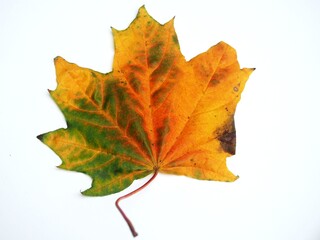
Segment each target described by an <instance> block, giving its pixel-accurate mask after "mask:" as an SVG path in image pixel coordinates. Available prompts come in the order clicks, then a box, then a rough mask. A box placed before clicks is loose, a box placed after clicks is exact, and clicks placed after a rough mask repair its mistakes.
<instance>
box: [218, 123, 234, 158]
mask: <svg viewBox="0 0 320 240" xmlns="http://www.w3.org/2000/svg"><path fill="white" fill-rule="evenodd" d="M218 139H219V141H220V145H221V147H222V149H223V150H224V151H225V152H227V153H230V154H232V155H234V154H236V128H235V124H234V120H233V117H232V118H231V120H230V122H229V123H228V124H227V126H226V128H225V129H224V130H223V131H222V133H221V134H219V136H218Z"/></svg>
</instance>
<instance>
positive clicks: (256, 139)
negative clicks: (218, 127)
mask: <svg viewBox="0 0 320 240" xmlns="http://www.w3.org/2000/svg"><path fill="white" fill-rule="evenodd" d="M143 4H145V5H146V8H147V10H148V11H149V13H150V14H151V15H152V16H153V17H154V18H155V19H156V20H158V21H159V22H160V23H165V22H166V21H168V20H170V19H171V18H172V17H173V16H176V17H175V27H176V31H177V34H178V38H179V41H180V45H181V50H182V53H183V54H184V55H185V56H186V58H187V59H190V58H192V57H193V56H195V55H197V54H199V53H201V52H203V51H206V50H207V49H208V48H209V47H210V46H212V45H214V44H216V43H218V42H219V41H221V40H223V41H225V42H227V43H229V44H230V45H231V46H233V47H234V48H236V49H237V52H238V58H239V61H240V64H241V66H242V67H256V71H255V72H254V73H253V74H252V76H251V77H250V79H249V81H248V83H247V86H246V88H245V90H244V93H243V95H242V100H241V101H240V103H239V105H238V109H237V113H236V127H237V134H238V143H237V155H236V156H234V157H232V158H231V159H228V166H229V168H230V169H231V170H232V171H233V172H234V173H235V174H238V175H239V176H240V179H239V180H238V181H236V182H235V183H219V182H209V181H197V180H194V179H189V178H186V177H178V176H169V175H160V176H158V177H157V178H156V179H155V181H154V182H153V183H152V184H151V185H150V186H149V187H148V188H146V189H145V190H143V191H142V192H140V193H139V194H137V195H135V196H133V197H131V198H130V199H127V200H125V201H123V202H122V207H123V209H124V210H125V211H126V213H127V214H128V216H129V217H130V218H131V220H132V221H133V223H134V225H135V227H136V229H137V231H138V233H139V237H138V238H139V239H141V240H144V239H148V240H149V239H152V240H157V239H166V240H171V239H201V240H206V239H208V240H212V239H216V240H231V239H232V240H233V239H240V240H242V239H244V240H287V239H288V240H319V239H320V162H319V161H320V158H319V149H320V144H319V134H320V131H319V121H320V119H319V97H318V96H319V89H320V83H319V82H320V77H319V76H320V74H319V72H320V47H319V44H320V33H319V30H320V27H319V26H320V25H319V24H320V3H319V1H317V0H296V1H294V0H291V1H285V0H280V1H279V0H277V1H276V0H265V1H253V0H251V1H250V0H241V1H238V0H233V1H232V0H229V1H225V0H224V1H222V0H219V1H204V0H196V1H174V0H170V1H164V0H162V1H151V0H150V1H148V0H146V1H132V0H112V1H106V0H105V1H102V0H101V1H98V0H90V1H79V0H77V1H76V0H74V1H68V0H50V1H40V0H38V1H37V0H34V1H31V0H30V1H23V0H21V1H19V0H12V1H9V0H7V1H6V0H2V1H1V3H0V26H1V28H0V83H1V85H0V123H1V124H0V134H1V135H0V141H1V144H0V161H1V162H0V164H1V165H0V194H1V195H0V239H3V240H13V239H17V240H20V239H24V240H29V239H32V240H43V239H46V240H50V239H52V240H56V239H62V240H64V239H66V240H69V239H77V240H82V239H95V240H98V239H101V240H102V239H103V240H106V239H112V240H113V239H132V236H131V234H130V232H129V229H128V228H127V226H126V223H125V222H124V220H123V219H122V218H121V216H120V214H119V213H118V211H117V210H116V208H115V206H114V201H115V200H116V199H117V198H118V197H119V196H121V195H123V194H124V193H126V192H129V191H131V190H133V189H135V188H137V187H138V186H140V185H142V184H143V183H144V182H145V181H146V180H147V178H146V179H143V180H140V181H135V183H134V184H133V185H132V186H131V187H130V188H129V189H127V190H125V191H124V192H122V193H119V194H114V195H111V196H106V197H84V196H82V195H81V194H80V191H83V190H85V189H86V188H88V187H89V186H90V184H91V180H90V178H89V177H87V176H85V175H83V174H80V173H75V172H68V171H63V170H59V169H57V168H55V166H57V165H59V163H60V160H59V158H58V157H57V156H56V155H55V154H54V153H53V152H52V151H51V150H50V149H49V148H47V147H46V146H45V145H44V144H42V143H41V142H40V141H38V140H37V139H36V136H37V135H38V134H41V133H44V132H48V131H51V130H54V129H57V128H61V127H65V126H66V125H65V121H64V119H63V116H62V114H61V113H60V111H59V110H58V108H57V107H56V105H55V104H54V102H53V101H52V100H51V98H50V97H49V94H48V92H47V89H55V87H56V82H55V71H54V65H53V58H54V57H56V56H58V55H60V56H62V57H64V58H65V59H66V60H68V61H70V62H75V63H77V64H78V65H80V66H83V67H89V68H92V69H94V70H97V71H101V72H109V71H110V70H111V63H112V58H113V40H112V35H111V30H110V26H113V27H115V28H117V29H119V30H121V29H124V28H126V27H127V26H128V25H129V23H130V22H131V21H132V20H133V19H134V17H135V15H136V13H137V10H138V8H139V7H140V6H142V5H143Z"/></svg>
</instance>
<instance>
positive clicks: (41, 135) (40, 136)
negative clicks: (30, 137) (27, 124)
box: [37, 133, 45, 142]
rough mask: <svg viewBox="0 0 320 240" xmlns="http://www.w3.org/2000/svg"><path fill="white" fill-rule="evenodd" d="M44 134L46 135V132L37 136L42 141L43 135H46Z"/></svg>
mask: <svg viewBox="0 0 320 240" xmlns="http://www.w3.org/2000/svg"><path fill="white" fill-rule="evenodd" d="M44 135H45V133H43V134H40V135H38V136H37V138H38V139H39V140H40V141H41V142H43V137H44Z"/></svg>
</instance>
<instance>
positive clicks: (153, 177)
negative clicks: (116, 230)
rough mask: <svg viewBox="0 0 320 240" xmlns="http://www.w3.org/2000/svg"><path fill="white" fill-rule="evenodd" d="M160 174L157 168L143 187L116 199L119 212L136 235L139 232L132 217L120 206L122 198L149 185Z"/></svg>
mask: <svg viewBox="0 0 320 240" xmlns="http://www.w3.org/2000/svg"><path fill="white" fill-rule="evenodd" d="M157 175H158V170H155V171H154V173H153V175H152V177H151V178H150V179H149V180H148V182H146V183H145V184H143V185H142V186H141V187H139V188H138V189H136V190H134V191H132V192H130V193H128V194H126V195H124V196H122V197H119V198H118V199H117V201H116V207H117V208H118V210H119V212H120V213H121V215H122V217H123V218H124V220H126V222H127V224H128V226H129V228H130V231H131V233H132V235H133V236H134V237H136V236H138V233H137V232H136V230H135V229H134V226H133V224H132V222H131V221H130V219H129V218H128V217H127V215H126V214H125V213H124V212H123V210H122V209H121V207H120V206H119V202H120V201H121V200H122V199H125V198H127V197H130V196H132V195H133V194H135V193H137V192H139V191H140V190H142V189H144V188H145V187H146V186H148V185H149V183H151V182H152V181H153V179H155V177H156V176H157Z"/></svg>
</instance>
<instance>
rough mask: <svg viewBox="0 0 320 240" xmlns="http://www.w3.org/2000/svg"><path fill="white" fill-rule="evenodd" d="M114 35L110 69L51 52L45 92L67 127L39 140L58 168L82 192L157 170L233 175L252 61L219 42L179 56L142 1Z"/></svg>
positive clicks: (169, 28)
mask: <svg viewBox="0 0 320 240" xmlns="http://www.w3.org/2000/svg"><path fill="white" fill-rule="evenodd" d="M112 33H113V37H114V45H115V56H114V61H113V70H112V72H110V73H107V74H104V73H99V72H96V71H93V70H91V69H88V68H82V67H79V66H77V65H76V64H73V63H69V62H67V61H66V60H64V59H63V58H61V57H57V58H55V61H54V62H55V67H56V75H57V88H56V89H55V90H54V91H50V95H51V96H52V98H53V99H54V101H55V102H56V103H57V105H58V106H59V108H60V109H61V111H62V112H63V114H64V116H65V118H66V121H67V128H66V129H58V130H55V131H52V132H49V133H46V134H42V135H39V136H38V138H39V139H40V140H41V141H42V142H43V143H45V144H46V145H48V146H49V147H50V148H51V149H52V150H53V151H54V152H55V153H56V154H57V155H58V156H59V157H60V158H61V160H62V164H61V165H60V166H59V167H60V168H62V169H67V170H72V171H77V172H82V173H85V174H87V175H89V176H90V177H91V178H92V179H93V181H92V186H91V188H90V189H88V190H86V191H84V192H83V194H84V195H88V196H104V195H109V194H112V193H116V192H119V191H121V190H123V189H125V188H127V187H128V186H129V185H130V184H131V183H132V182H133V181H134V180H135V179H140V178H143V177H145V176H147V175H149V174H151V173H154V175H153V178H152V179H154V177H155V176H156V174H157V173H158V172H160V173H169V174H177V175H185V176H188V177H192V178H196V179H201V180H215V181H229V182H232V181H235V180H236V179H237V176H235V175H234V174H233V173H231V172H230V171H229V170H228V168H227V165H226V158H227V157H229V156H231V155H233V154H235V139H236V134H235V125H234V114H235V109H236V105H237V103H238V101H239V100H240V94H241V92H242V91H243V88H244V86H245V83H246V81H247V79H248V77H249V75H250V74H251V72H252V71H253V70H254V69H249V68H243V69H240V68H239V63H238V61H237V57H236V52H235V50H234V49H233V48H232V47H230V46H229V45H227V44H226V43H224V42H220V43H218V44H217V45H215V46H213V47H211V48H210V49H208V51H206V52H205V53H202V54H200V55H198V56H196V57H194V58H193V59H191V60H190V61H186V60H185V58H184V56H183V55H182V54H181V52H180V47H179V43H178V38H177V35H176V33H175V30H174V27H173V19H172V20H171V21H169V22H167V23H166V24H164V25H161V24H159V23H158V22H157V21H155V20H154V19H153V18H152V17H151V16H150V15H149V14H148V13H147V11H146V9H145V8H144V7H141V8H140V9H139V12H138V15H137V17H136V18H135V20H134V21H133V22H132V23H131V24H130V26H129V27H128V28H127V29H126V30H122V31H118V30H116V29H114V28H112ZM143 187H144V186H143ZM125 197H126V196H125ZM117 204H118V202H117ZM117 206H118V205H117ZM118 208H119V210H120V211H121V212H122V210H121V209H120V207H118ZM122 214H123V215H124V213H123V212H122ZM124 216H125V215H124ZM126 220H127V222H128V221H129V220H128V219H126ZM129 225H130V224H129Z"/></svg>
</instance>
